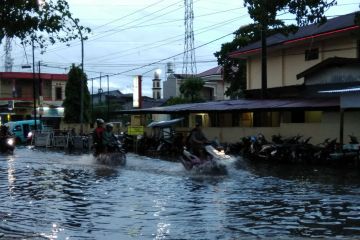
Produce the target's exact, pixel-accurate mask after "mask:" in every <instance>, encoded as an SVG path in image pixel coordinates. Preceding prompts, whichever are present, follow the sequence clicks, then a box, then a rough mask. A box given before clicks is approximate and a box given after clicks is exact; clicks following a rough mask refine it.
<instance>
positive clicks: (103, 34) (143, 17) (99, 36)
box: [48, 1, 182, 52]
mask: <svg viewBox="0 0 360 240" xmlns="http://www.w3.org/2000/svg"><path fill="white" fill-rule="evenodd" d="M180 2H182V1H178V2H176V3H174V4H171V5H168V6H166V7H164V8H161V9H160V10H157V11H155V12H152V13H151V14H148V15H145V16H142V17H139V18H137V19H135V20H132V21H130V22H127V23H125V24H123V25H122V27H124V26H127V25H129V24H131V23H134V22H137V21H139V20H144V19H146V18H147V17H151V16H152V15H154V14H156V13H158V12H161V11H163V10H165V9H167V8H170V7H172V6H174V5H177V4H178V3H180ZM181 8H182V7H181ZM181 8H176V9H175V10H173V11H171V12H167V13H165V14H163V15H161V16H165V15H167V14H169V13H172V12H174V11H177V10H179V9H181ZM161 16H160V17H161ZM158 17H159V16H156V17H155V18H153V19H157V18H158ZM153 19H150V20H149V19H148V20H144V21H142V22H141V23H146V22H148V21H151V20H153ZM115 29H118V27H115V28H112V29H110V30H115ZM127 29H129V28H127ZM127 29H125V30H127ZM130 29H131V28H130ZM110 30H109V31H110ZM122 31H124V30H123V29H120V30H118V31H116V32H111V33H109V32H105V33H101V34H97V35H94V36H93V37H94V38H91V39H89V40H87V42H92V41H95V40H98V39H101V38H104V37H108V36H111V35H114V34H116V33H119V32H122ZM77 45H79V43H75V44H73V45H72V46H77ZM64 48H68V46H65V47H59V48H54V49H51V50H50V51H48V52H52V51H58V50H62V49H64Z"/></svg>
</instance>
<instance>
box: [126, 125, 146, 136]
mask: <svg viewBox="0 0 360 240" xmlns="http://www.w3.org/2000/svg"><path fill="white" fill-rule="evenodd" d="M128 134H129V135H143V134H144V127H143V126H129V127H128Z"/></svg>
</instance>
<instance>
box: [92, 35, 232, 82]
mask: <svg viewBox="0 0 360 240" xmlns="http://www.w3.org/2000/svg"><path fill="white" fill-rule="evenodd" d="M233 34H234V33H233V32H231V33H228V34H226V35H223V36H221V37H219V38H216V39H214V40H212V41H210V42H207V43H204V44H202V45H199V46H197V47H195V48H194V50H195V49H198V48H201V47H204V46H206V45H209V44H210V43H213V42H216V41H218V40H220V39H222V38H225V37H227V36H230V35H233ZM183 54H184V52H181V53H178V54H175V55H172V56H170V57H167V58H163V59H160V60H158V61H155V62H152V63H148V64H145V65H143V66H140V67H136V68H133V69H130V70H126V71H123V72H120V73H114V74H112V75H109V77H112V76H117V75H121V74H123V73H128V72H132V71H135V70H139V69H142V68H144V67H148V66H152V65H155V64H158V63H161V62H164V61H166V60H169V59H172V58H174V57H177V56H180V55H183ZM97 78H98V77H97ZM97 78H93V79H97Z"/></svg>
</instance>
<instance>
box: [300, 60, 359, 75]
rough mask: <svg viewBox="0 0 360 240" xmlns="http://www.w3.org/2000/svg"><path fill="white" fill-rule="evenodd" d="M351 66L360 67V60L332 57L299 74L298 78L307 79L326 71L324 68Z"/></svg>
mask: <svg viewBox="0 0 360 240" xmlns="http://www.w3.org/2000/svg"><path fill="white" fill-rule="evenodd" d="M350 65H360V59H359V58H342V57H331V58H327V59H325V60H324V61H322V62H320V63H318V64H316V65H314V66H312V67H310V68H308V69H306V70H305V71H303V72H301V73H299V74H297V75H296V78H297V79H300V78H303V77H306V76H308V75H311V74H314V73H318V72H319V71H320V70H321V69H324V68H330V67H341V66H350ZM359 71H360V70H359Z"/></svg>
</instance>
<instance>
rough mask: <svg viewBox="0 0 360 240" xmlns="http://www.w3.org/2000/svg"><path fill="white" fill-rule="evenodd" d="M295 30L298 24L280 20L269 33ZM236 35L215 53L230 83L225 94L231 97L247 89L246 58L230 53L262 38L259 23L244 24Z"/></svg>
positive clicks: (241, 93)
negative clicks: (289, 23) (238, 57)
mask: <svg viewBox="0 0 360 240" xmlns="http://www.w3.org/2000/svg"><path fill="white" fill-rule="evenodd" d="M295 30H296V26H294V25H288V26H286V25H285V24H284V23H283V22H281V21H278V22H277V24H276V25H274V26H273V28H271V29H269V31H268V32H269V34H276V33H283V34H285V35H286V34H288V33H289V32H293V31H295ZM234 35H235V37H234V40H233V41H232V42H228V43H224V44H222V46H221V49H220V51H218V52H215V53H214V55H215V57H216V58H217V61H218V64H219V65H221V66H222V67H223V77H224V81H226V82H229V83H230V87H229V88H228V89H227V90H226V91H225V95H227V96H229V97H230V98H231V99H234V98H239V97H244V90H245V89H246V60H245V59H237V58H232V57H229V53H231V52H234V51H236V50H238V49H239V48H242V47H245V46H246V45H248V44H250V43H253V42H257V41H259V40H260V39H261V34H260V31H259V25H258V24H249V25H245V26H242V27H240V28H239V29H238V30H237V31H235V32H234Z"/></svg>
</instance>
